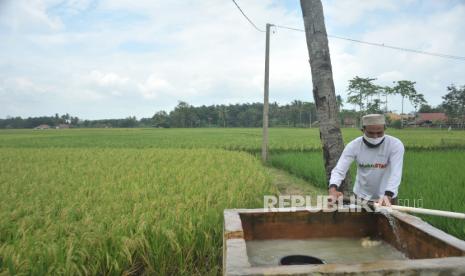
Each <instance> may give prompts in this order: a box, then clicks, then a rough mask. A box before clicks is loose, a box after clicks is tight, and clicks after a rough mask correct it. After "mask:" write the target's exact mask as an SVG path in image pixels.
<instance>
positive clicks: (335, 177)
mask: <svg viewBox="0 0 465 276" xmlns="http://www.w3.org/2000/svg"><path fill="white" fill-rule="evenodd" d="M355 155H356V153H355V149H354V143H353V142H351V143H349V144H347V146H346V147H345V148H344V151H343V152H342V154H341V157H339V160H338V161H337V164H336V167H334V168H333V170H332V171H331V178H330V180H329V189H330V190H331V189H336V190H337V188H339V186H340V185H341V183H342V181H343V180H344V179H345V177H346V174H347V171H348V170H349V168H350V165H351V164H352V162H353V161H354V160H355Z"/></svg>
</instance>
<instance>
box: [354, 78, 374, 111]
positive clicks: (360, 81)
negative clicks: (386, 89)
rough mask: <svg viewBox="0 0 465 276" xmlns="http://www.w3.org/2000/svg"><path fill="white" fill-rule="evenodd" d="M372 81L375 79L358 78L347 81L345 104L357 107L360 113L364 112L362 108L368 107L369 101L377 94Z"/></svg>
mask: <svg viewBox="0 0 465 276" xmlns="http://www.w3.org/2000/svg"><path fill="white" fill-rule="evenodd" d="M374 80H376V79H372V78H361V77H359V76H356V77H355V78H353V79H351V80H349V87H348V89H347V91H348V92H349V93H348V97H347V102H348V103H351V104H354V105H358V106H359V111H360V112H364V107H366V106H367V105H368V103H369V101H370V99H371V98H372V97H373V96H374V95H375V94H376V93H377V86H376V85H374V84H373V81H374ZM364 101H365V103H364Z"/></svg>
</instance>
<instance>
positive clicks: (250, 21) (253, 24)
mask: <svg viewBox="0 0 465 276" xmlns="http://www.w3.org/2000/svg"><path fill="white" fill-rule="evenodd" d="M232 1H233V2H234V4H235V5H236V7H237V8H238V9H239V11H240V12H241V13H242V15H243V16H244V17H245V19H247V21H249V23H250V24H251V25H252V26H253V27H254V28H255V29H256V30H257V31H259V32H262V33H264V32H265V31H264V30H260V29H259V28H258V27H257V25H255V23H253V22H252V20H250V18H249V17H247V15H245V13H244V12H243V11H242V9H241V7H239V5H238V4H237V3H236V1H235V0H232Z"/></svg>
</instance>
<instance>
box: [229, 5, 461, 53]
mask: <svg viewBox="0 0 465 276" xmlns="http://www.w3.org/2000/svg"><path fill="white" fill-rule="evenodd" d="M232 1H233V2H234V4H235V5H236V7H237V8H238V9H239V11H240V12H241V13H242V15H243V16H244V17H245V18H246V19H247V21H249V23H250V24H251V25H252V26H253V27H254V28H255V29H256V30H257V31H259V32H265V31H263V30H261V29H259V28H258V27H257V25H255V23H253V22H252V20H250V18H249V17H247V15H245V13H244V11H243V10H242V9H241V7H239V5H238V4H237V3H236V1H235V0H232ZM271 25H272V26H275V27H276V28H281V29H287V30H291V31H298V32H305V30H302V29H298V28H294V27H288V26H283V25H275V24H271ZM328 37H331V38H336V39H340V40H346V41H350V42H355V43H360V44H366V45H371V46H376V47H383V48H388V49H392V50H398V51H404V52H410V53H415V54H422V55H428V56H434V57H441V58H448V59H455V60H465V57H462V56H454V55H448V54H442V53H434V52H426V51H421V50H415V49H409V48H403V47H398V46H392V45H386V44H384V43H376V42H368V41H363V40H359V39H353V38H348V37H342V36H337V35H329V34H328Z"/></svg>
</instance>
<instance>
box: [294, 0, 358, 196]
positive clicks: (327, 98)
mask: <svg viewBox="0 0 465 276" xmlns="http://www.w3.org/2000/svg"><path fill="white" fill-rule="evenodd" d="M300 6H301V8H302V15H303V18H304V25H305V36H306V39H307V48H308V54H309V57H310V68H311V71H312V82H313V98H314V100H315V104H316V107H317V114H318V120H319V121H320V139H321V143H322V144H323V158H324V161H325V171H326V177H327V179H328V181H329V178H330V176H331V171H332V169H333V168H334V167H335V166H336V163H337V161H338V160H339V157H340V156H341V153H342V151H343V150H344V141H343V140H342V134H341V130H340V128H339V122H338V114H337V113H338V108H337V101H336V92H335V89H334V82H333V72H332V67H331V59H330V55H329V47H328V37H327V34H326V27H325V22H324V15H323V6H322V4H321V0H301V1H300ZM350 186H351V185H350V175H349V173H348V174H347V176H346V179H345V180H344V181H343V182H342V184H341V187H340V190H341V191H343V192H344V195H346V196H349V195H350V194H351V187H350Z"/></svg>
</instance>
